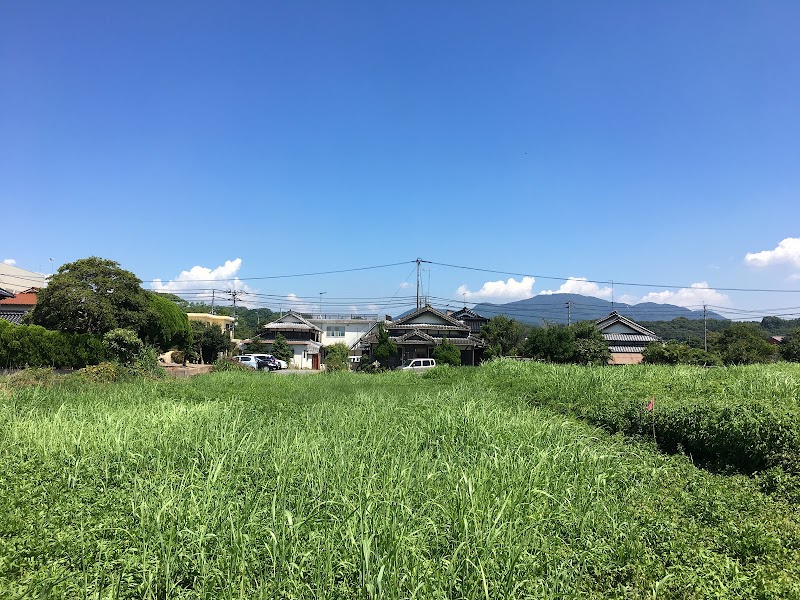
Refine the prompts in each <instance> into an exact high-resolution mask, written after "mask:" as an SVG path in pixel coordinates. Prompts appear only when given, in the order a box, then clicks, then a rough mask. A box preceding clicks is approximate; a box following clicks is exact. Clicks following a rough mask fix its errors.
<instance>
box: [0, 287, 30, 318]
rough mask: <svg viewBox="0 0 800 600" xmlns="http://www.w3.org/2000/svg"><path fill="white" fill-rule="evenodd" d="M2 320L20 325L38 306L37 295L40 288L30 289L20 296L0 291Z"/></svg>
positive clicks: (19, 294) (0, 316)
mask: <svg viewBox="0 0 800 600" xmlns="http://www.w3.org/2000/svg"><path fill="white" fill-rule="evenodd" d="M0 292H3V293H0V298H2V300H0V319H3V320H4V321H10V322H11V323H16V324H19V323H21V322H22V318H23V317H24V316H25V315H26V314H27V313H29V312H30V311H31V310H33V307H34V306H36V295H37V294H38V293H39V288H28V289H26V290H23V291H21V292H19V293H18V294H16V295H15V294H10V293H8V292H6V291H5V290H0Z"/></svg>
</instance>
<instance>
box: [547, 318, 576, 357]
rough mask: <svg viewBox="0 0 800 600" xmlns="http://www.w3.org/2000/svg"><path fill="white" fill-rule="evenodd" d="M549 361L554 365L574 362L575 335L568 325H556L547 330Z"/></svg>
mask: <svg viewBox="0 0 800 600" xmlns="http://www.w3.org/2000/svg"><path fill="white" fill-rule="evenodd" d="M545 332H546V336H547V337H546V340H547V357H546V358H547V360H549V361H550V362H554V363H568V362H572V358H573V356H575V333H574V332H573V330H572V329H571V328H570V327H567V326H566V325H554V326H552V327H548V328H547V329H545Z"/></svg>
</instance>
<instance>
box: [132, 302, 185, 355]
mask: <svg viewBox="0 0 800 600" xmlns="http://www.w3.org/2000/svg"><path fill="white" fill-rule="evenodd" d="M147 302H148V305H147V310H146V312H145V315H144V323H143V324H142V328H141V330H140V335H141V337H142V340H143V341H144V342H145V343H147V344H151V345H153V346H156V347H157V348H159V349H160V350H162V351H163V350H168V349H170V348H180V349H184V348H186V346H187V344H188V343H189V338H190V336H191V329H190V327H189V318H188V317H187V316H186V313H185V312H183V310H181V308H180V307H179V306H178V305H177V304H176V303H175V302H174V301H172V300H170V299H169V298H167V297H165V296H162V295H160V294H154V293H151V292H147Z"/></svg>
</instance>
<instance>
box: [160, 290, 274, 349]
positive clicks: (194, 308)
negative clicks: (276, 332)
mask: <svg viewBox="0 0 800 600" xmlns="http://www.w3.org/2000/svg"><path fill="white" fill-rule="evenodd" d="M167 297H168V298H170V299H171V300H173V301H174V302H175V303H176V304H177V305H178V306H180V307H181V308H182V309H183V310H184V311H186V312H188V313H211V305H210V304H206V303H205V302H187V301H186V300H183V299H182V298H179V297H178V296H174V295H172V294H169V295H168V296H167ZM214 314H217V315H224V316H226V317H232V316H233V307H232V306H219V305H216V304H215V305H214ZM279 317H280V313H277V312H274V311H272V310H270V309H268V308H247V307H246V306H237V307H236V337H237V339H247V338H252V337H254V336H255V335H256V334H257V333H259V332H260V329H261V326H262V325H266V324H267V323H271V322H272V321H275V320H276V319H278V318H279Z"/></svg>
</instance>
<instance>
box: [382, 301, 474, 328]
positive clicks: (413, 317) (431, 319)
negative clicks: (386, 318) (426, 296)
mask: <svg viewBox="0 0 800 600" xmlns="http://www.w3.org/2000/svg"><path fill="white" fill-rule="evenodd" d="M400 325H426V326H429V327H435V326H436V325H448V326H450V327H459V328H462V327H465V325H464V324H463V323H462V322H461V321H459V320H458V319H454V318H453V317H449V316H447V315H446V314H444V313H443V312H441V311H438V310H436V309H435V308H433V307H432V306H423V307H422V308H418V309H417V310H415V311H414V312H412V313H411V314H409V315H406V316H405V317H403V318H401V319H397V321H394V322H392V323H390V324H389V325H388V326H389V327H396V326H400Z"/></svg>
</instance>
